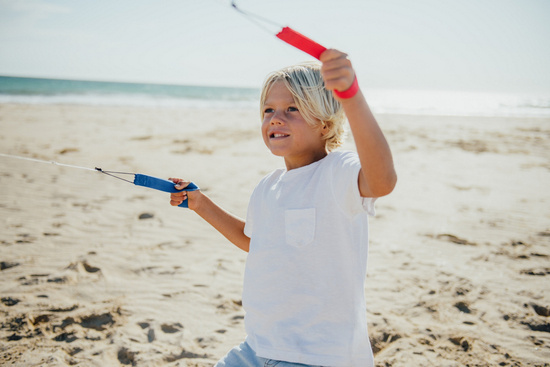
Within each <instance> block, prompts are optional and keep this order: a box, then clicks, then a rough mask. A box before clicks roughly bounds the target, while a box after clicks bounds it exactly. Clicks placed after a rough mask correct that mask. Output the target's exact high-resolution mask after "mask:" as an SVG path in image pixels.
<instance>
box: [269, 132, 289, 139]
mask: <svg viewBox="0 0 550 367" xmlns="http://www.w3.org/2000/svg"><path fill="white" fill-rule="evenodd" d="M288 136H290V135H288V134H283V133H271V134H269V138H270V139H281V138H286V137H288Z"/></svg>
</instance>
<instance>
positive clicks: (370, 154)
mask: <svg viewBox="0 0 550 367" xmlns="http://www.w3.org/2000/svg"><path fill="white" fill-rule="evenodd" d="M320 60H321V62H322V63H323V66H322V68H321V74H322V75H323V79H324V81H325V88H326V89H328V90H332V91H334V90H338V91H346V90H347V89H348V88H350V86H351V85H352V84H353V81H354V79H355V71H354V70H353V67H352V65H351V61H350V60H349V59H348V57H347V54H345V53H343V52H340V51H338V50H334V49H328V50H326V51H325V52H323V54H322V55H321V58H320ZM336 98H337V99H338V101H339V102H340V103H341V105H342V107H343V108H344V112H345V113H346V117H347V119H348V121H349V124H350V128H351V132H352V134H353V139H354V141H355V145H356V147H357V153H358V155H359V160H360V162H361V171H360V173H359V178H358V181H359V182H358V185H359V191H360V193H361V196H363V197H380V196H384V195H388V194H389V193H390V192H392V190H393V188H394V187H395V184H396V182H397V175H396V173H395V169H394V166H393V158H392V154H391V151H390V147H389V145H388V142H387V141H386V138H385V137H384V134H383V133H382V130H381V129H380V126H378V123H377V122H376V119H375V118H374V116H373V114H372V112H371V110H370V108H369V106H368V104H367V101H366V100H365V97H364V96H363V93H362V92H361V90H360V89H359V91H358V92H357V94H355V95H354V96H353V97H351V98H348V99H342V98H338V97H336Z"/></svg>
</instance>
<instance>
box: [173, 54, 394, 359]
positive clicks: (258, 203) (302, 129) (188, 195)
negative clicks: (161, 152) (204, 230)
mask: <svg viewBox="0 0 550 367" xmlns="http://www.w3.org/2000/svg"><path fill="white" fill-rule="evenodd" d="M320 60H321V62H322V65H318V64H313V63H309V64H302V65H297V66H294V67H289V68H285V69H283V70H281V71H278V72H275V73H272V74H271V75H270V76H269V77H268V78H267V80H266V82H265V83H264V86H263V89H262V95H261V98H260V106H261V108H262V110H261V116H262V121H263V122H262V128H261V131H262V136H263V139H264V142H265V144H266V146H267V147H268V149H269V150H270V151H271V152H272V153H273V154H275V155H277V156H281V157H283V158H284V162H285V166H286V169H279V170H276V171H274V172H272V173H271V174H269V175H267V176H266V177H264V179H262V181H261V182H260V183H259V184H258V186H257V187H256V188H255V190H254V193H253V194H252V197H251V200H250V204H249V208H248V212H247V219H246V221H243V220H242V219H240V218H237V217H235V216H233V215H231V214H230V213H228V212H227V211H225V210H224V209H222V208H220V207H219V206H217V205H216V204H215V203H214V202H213V201H211V200H210V199H209V198H208V197H207V196H206V195H204V194H203V193H201V192H200V191H194V192H191V191H190V192H185V191H181V192H178V193H175V194H172V195H171V201H170V203H171V205H174V206H175V205H179V204H181V202H182V201H183V200H185V199H188V200H189V201H188V205H189V208H190V209H191V210H194V211H195V212H196V213H197V214H199V215H200V216H201V217H202V218H204V219H205V220H206V221H207V222H208V223H210V224H211V225H212V226H213V227H214V228H216V229H217V230H218V231H219V232H220V233H222V234H223V235H224V236H225V237H226V238H227V239H229V241H231V242H232V243H233V244H235V245H236V246H237V247H239V248H241V249H242V250H244V251H247V252H249V254H248V258H247V263H246V270H245V279H244V286H243V307H244V309H245V311H246V316H245V325H246V331H247V338H246V340H245V341H244V342H243V343H242V344H241V345H239V346H238V347H235V348H233V349H232V350H231V351H230V352H229V353H228V354H227V355H226V356H225V357H224V358H222V359H221V360H220V361H219V362H218V364H217V365H216V366H218V367H229V366H231V367H243V366H267V365H269V366H275V365H277V366H280V367H282V366H298V365H299V366H303V365H304V364H305V365H322V366H335V367H339V366H341V367H348V366H361V367H364V366H373V365H374V362H373V356H372V350H371V347H370V343H369V340H368V333H367V322H366V311H365V297H364V280H365V277H366V264H367V249H368V220H367V216H368V215H369V214H370V215H372V214H374V201H375V199H376V198H377V197H380V196H384V195H387V194H389V193H390V192H391V191H392V190H393V188H394V186H395V183H396V180H397V178H396V173H395V170H394V168H393V161H392V156H391V152H390V149H389V146H388V144H387V142H386V139H385V137H384V135H383V133H382V131H381V130H380V128H379V126H378V123H377V122H376V120H375V118H374V116H373V115H372V113H371V111H370V109H369V107H368V105H367V102H366V100H365V98H364V96H363V94H362V93H361V91H360V90H359V89H358V86H357V84H356V78H355V72H354V70H353V68H352V65H351V62H350V61H349V59H348V58H347V55H346V54H344V53H342V52H340V51H337V50H332V49H329V50H326V51H325V52H324V53H323V54H322V55H321V57H320ZM346 117H347V120H348V121H349V125H350V127H351V132H352V134H353V137H354V140H355V144H356V147H357V153H353V152H334V151H333V149H334V148H336V147H338V146H339V145H340V144H341V143H342V140H343V131H344V128H343V124H344V121H345V118H346ZM172 181H173V182H174V183H176V188H178V189H184V188H185V187H186V186H187V184H188V182H186V181H184V180H182V179H172Z"/></svg>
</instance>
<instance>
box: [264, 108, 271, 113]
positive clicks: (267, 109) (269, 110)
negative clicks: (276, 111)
mask: <svg viewBox="0 0 550 367" xmlns="http://www.w3.org/2000/svg"><path fill="white" fill-rule="evenodd" d="M264 113H273V108H270V107H266V108H265V109H264Z"/></svg>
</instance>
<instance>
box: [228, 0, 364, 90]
mask: <svg viewBox="0 0 550 367" xmlns="http://www.w3.org/2000/svg"><path fill="white" fill-rule="evenodd" d="M235 2H236V0H233V1H232V2H231V6H232V7H233V8H234V9H235V10H237V11H238V12H239V13H241V14H243V15H244V16H245V17H247V18H248V19H249V20H250V21H252V22H253V23H254V24H256V25H257V26H259V27H260V28H262V29H264V30H266V31H267V32H269V33H272V32H271V31H270V30H269V29H268V28H267V27H265V26H264V25H263V24H262V23H261V22H264V23H269V24H271V25H275V26H278V27H279V28H281V26H280V25H278V24H277V23H275V22H272V21H271V20H269V19H266V18H264V17H261V16H259V15H256V14H253V13H250V12H248V11H244V10H242V9H240V8H238V7H237V4H236V3H235ZM275 36H276V37H277V38H279V39H280V40H283V41H285V42H286V43H288V44H289V45H291V46H294V47H296V48H297V49H299V50H302V51H304V52H305V53H307V54H309V55H311V56H313V57H315V58H316V59H317V60H320V59H321V54H322V53H323V52H325V50H326V49H327V48H326V47H324V46H321V45H320V44H318V43H317V42H315V41H313V40H312V39H310V38H308V37H306V36H304V35H303V34H301V33H299V32H296V31H295V30H294V29H292V28H290V27H282V29H281V30H280V31H279V33H277V34H276V35H275ZM358 90H359V84H358V82H357V76H355V78H354V79H353V83H352V85H351V86H350V87H349V88H348V89H347V90H345V91H341V92H340V91H338V90H334V94H335V95H336V96H337V97H338V98H341V99H348V98H351V97H353V96H355V95H356V94H357V91H358Z"/></svg>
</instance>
